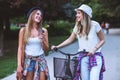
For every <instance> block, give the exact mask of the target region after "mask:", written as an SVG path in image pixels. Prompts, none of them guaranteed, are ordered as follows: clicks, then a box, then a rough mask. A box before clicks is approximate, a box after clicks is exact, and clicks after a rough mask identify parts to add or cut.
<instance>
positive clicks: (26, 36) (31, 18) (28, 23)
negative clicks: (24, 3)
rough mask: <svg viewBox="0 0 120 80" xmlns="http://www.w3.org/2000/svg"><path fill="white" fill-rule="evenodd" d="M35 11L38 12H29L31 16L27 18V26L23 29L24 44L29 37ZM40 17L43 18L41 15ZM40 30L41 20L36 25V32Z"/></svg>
mask: <svg viewBox="0 0 120 80" xmlns="http://www.w3.org/2000/svg"><path fill="white" fill-rule="evenodd" d="M37 11H38V10H34V11H33V12H31V14H30V16H29V18H28V22H27V26H26V27H25V33H24V42H25V44H26V43H27V42H28V39H29V37H30V36H31V29H32V28H33V23H34V19H33V18H34V16H35V13H36V12H37ZM41 13H42V12H41ZM41 17H42V18H43V14H42V15H41ZM40 28H42V19H41V21H40V22H39V23H38V25H37V30H38V31H40Z"/></svg>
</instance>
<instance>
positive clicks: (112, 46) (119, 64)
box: [1, 29, 120, 80]
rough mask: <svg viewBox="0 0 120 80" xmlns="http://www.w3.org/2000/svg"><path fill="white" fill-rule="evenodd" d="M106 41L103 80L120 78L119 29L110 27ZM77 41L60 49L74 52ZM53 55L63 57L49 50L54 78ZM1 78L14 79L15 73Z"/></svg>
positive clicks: (52, 78) (51, 73)
mask: <svg viewBox="0 0 120 80" xmlns="http://www.w3.org/2000/svg"><path fill="white" fill-rule="evenodd" d="M105 40H106V43H105V45H104V46H103V50H102V51H103V53H104V54H103V55H104V57H105V64H106V72H105V73H104V80H120V61H119V60H120V29H110V33H109V34H108V35H107V34H105ZM77 48H78V45H77V42H74V43H73V44H71V45H70V46H66V47H64V48H62V49H61V50H63V51H66V52H72V53H75V52H76V51H77ZM53 57H65V56H63V55H61V54H58V53H56V52H50V54H49V56H47V57H46V60H47V62H48V67H49V72H50V78H51V80H55V78H54V74H53V72H54V69H53ZM1 80H16V79H15V73H13V74H12V75H10V76H7V77H5V78H3V79H1Z"/></svg>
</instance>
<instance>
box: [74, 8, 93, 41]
mask: <svg viewBox="0 0 120 80" xmlns="http://www.w3.org/2000/svg"><path fill="white" fill-rule="evenodd" d="M80 11H81V10H80ZM81 12H82V14H83V19H82V20H81V21H80V22H77V21H76V25H77V34H78V35H79V36H80V37H82V36H86V39H87V40H88V34H89V32H90V28H91V19H90V17H89V16H88V15H87V14H86V13H84V12H83V11H81Z"/></svg>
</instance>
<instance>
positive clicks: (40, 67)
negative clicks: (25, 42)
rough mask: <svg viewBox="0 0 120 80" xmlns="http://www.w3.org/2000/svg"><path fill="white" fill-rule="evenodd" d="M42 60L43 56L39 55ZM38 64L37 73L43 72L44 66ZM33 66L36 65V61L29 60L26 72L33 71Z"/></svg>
mask: <svg viewBox="0 0 120 80" xmlns="http://www.w3.org/2000/svg"><path fill="white" fill-rule="evenodd" d="M40 57H41V58H42V59H44V55H41V56H40ZM39 64H40V66H39V68H38V69H39V70H38V71H45V70H44V69H45V67H44V64H43V63H42V62H41V63H39ZM35 65H36V60H32V59H31V61H30V65H29V67H28V68H27V71H35Z"/></svg>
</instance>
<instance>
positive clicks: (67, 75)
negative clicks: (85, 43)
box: [53, 48, 88, 80]
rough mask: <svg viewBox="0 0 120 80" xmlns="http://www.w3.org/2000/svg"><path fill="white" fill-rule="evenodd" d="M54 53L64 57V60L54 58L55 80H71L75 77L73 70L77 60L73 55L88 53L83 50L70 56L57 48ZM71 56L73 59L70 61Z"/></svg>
mask: <svg viewBox="0 0 120 80" xmlns="http://www.w3.org/2000/svg"><path fill="white" fill-rule="evenodd" d="M54 51H57V52H60V53H61V54H63V55H65V56H66V58H57V57H54V59H53V62H54V77H55V78H56V80H73V79H74V77H75V70H76V68H77V65H78V60H77V57H76V56H75V55H77V54H80V53H88V52H86V50H83V51H80V52H77V53H75V54H71V53H65V52H63V51H61V50H60V49H58V48H55V49H54ZM71 56H74V57H73V58H72V59H71ZM58 68H59V69H58Z"/></svg>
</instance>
